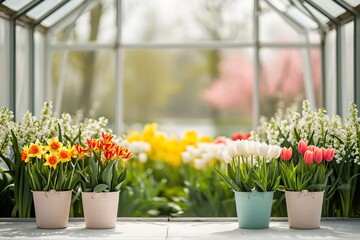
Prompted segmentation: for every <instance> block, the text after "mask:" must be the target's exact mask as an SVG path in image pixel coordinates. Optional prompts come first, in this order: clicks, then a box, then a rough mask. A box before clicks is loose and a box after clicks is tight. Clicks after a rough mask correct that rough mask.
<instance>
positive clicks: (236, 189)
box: [214, 168, 241, 191]
mask: <svg viewBox="0 0 360 240" xmlns="http://www.w3.org/2000/svg"><path fill="white" fill-rule="evenodd" d="M214 170H215V172H216V173H217V174H219V176H220V178H221V179H222V180H223V181H224V182H225V183H226V184H227V185H228V186H229V187H230V188H232V189H233V190H235V191H241V190H240V188H239V187H238V186H237V185H236V184H235V183H234V182H233V180H231V179H230V178H229V177H228V176H226V175H225V174H223V173H222V172H221V171H220V170H218V169H217V168H214Z"/></svg>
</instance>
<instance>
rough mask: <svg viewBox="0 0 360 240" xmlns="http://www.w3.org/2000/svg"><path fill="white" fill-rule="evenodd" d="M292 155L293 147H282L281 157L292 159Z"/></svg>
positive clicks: (285, 159)
mask: <svg viewBox="0 0 360 240" xmlns="http://www.w3.org/2000/svg"><path fill="white" fill-rule="evenodd" d="M291 157H292V148H291V147H289V148H282V149H281V159H282V160H284V161H288V160H290V159H291Z"/></svg>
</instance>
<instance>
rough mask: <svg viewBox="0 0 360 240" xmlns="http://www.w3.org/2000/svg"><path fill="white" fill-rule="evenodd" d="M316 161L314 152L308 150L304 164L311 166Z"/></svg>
mask: <svg viewBox="0 0 360 240" xmlns="http://www.w3.org/2000/svg"><path fill="white" fill-rule="evenodd" d="M313 161H314V152H312V151H310V150H306V152H305V154H304V163H306V164H311V163H313Z"/></svg>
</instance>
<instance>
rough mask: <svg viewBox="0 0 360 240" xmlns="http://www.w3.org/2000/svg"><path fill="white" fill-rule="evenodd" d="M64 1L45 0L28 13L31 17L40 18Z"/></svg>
mask: <svg viewBox="0 0 360 240" xmlns="http://www.w3.org/2000/svg"><path fill="white" fill-rule="evenodd" d="M62 1H63V0H45V1H44V2H42V3H40V4H39V5H37V6H36V7H34V8H33V9H31V10H30V11H29V12H28V13H26V15H27V16H29V17H31V18H32V19H38V18H40V17H41V16H42V15H43V14H45V13H46V12H47V11H49V10H50V9H52V8H53V7H55V6H56V5H57V4H58V3H60V2H62Z"/></svg>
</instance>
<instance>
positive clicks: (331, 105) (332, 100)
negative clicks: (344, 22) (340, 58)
mask: <svg viewBox="0 0 360 240" xmlns="http://www.w3.org/2000/svg"><path fill="white" fill-rule="evenodd" d="M335 46H336V31H335V30H332V31H330V32H329V33H327V34H326V39H325V53H326V58H325V71H326V73H325V88H326V89H325V109H326V111H327V113H328V114H329V115H330V116H331V115H335V114H336V97H335V96H336V51H335V50H336V47H335Z"/></svg>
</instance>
